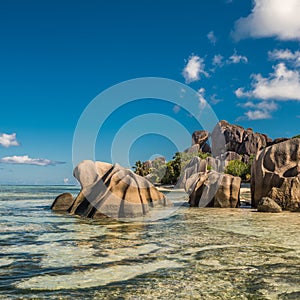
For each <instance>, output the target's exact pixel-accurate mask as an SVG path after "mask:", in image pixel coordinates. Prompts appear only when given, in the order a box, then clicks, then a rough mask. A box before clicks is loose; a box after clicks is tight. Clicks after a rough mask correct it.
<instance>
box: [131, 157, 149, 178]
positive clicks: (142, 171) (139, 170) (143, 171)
mask: <svg viewBox="0 0 300 300" xmlns="http://www.w3.org/2000/svg"><path fill="white" fill-rule="evenodd" d="M132 168H133V169H134V173H135V174H137V175H140V176H146V175H148V174H149V173H150V170H149V169H148V168H147V167H146V164H145V162H141V161H140V160H139V161H137V162H136V163H135V165H134V166H133V167H132Z"/></svg>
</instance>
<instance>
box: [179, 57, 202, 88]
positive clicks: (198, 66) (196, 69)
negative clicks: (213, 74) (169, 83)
mask: <svg viewBox="0 0 300 300" xmlns="http://www.w3.org/2000/svg"><path fill="white" fill-rule="evenodd" d="M204 68H205V64H204V60H203V59H202V58H201V57H199V56H197V55H192V56H190V58H189V60H188V62H187V64H186V66H185V67H184V69H183V72H182V75H183V77H184V79H185V81H186V83H191V82H193V81H198V80H200V76H201V74H203V75H204V76H206V77H208V73H207V72H206V71H205V70H204Z"/></svg>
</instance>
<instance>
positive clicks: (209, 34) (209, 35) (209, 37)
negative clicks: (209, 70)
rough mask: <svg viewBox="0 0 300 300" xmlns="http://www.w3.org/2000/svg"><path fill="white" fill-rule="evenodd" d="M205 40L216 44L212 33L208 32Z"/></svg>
mask: <svg viewBox="0 0 300 300" xmlns="http://www.w3.org/2000/svg"><path fill="white" fill-rule="evenodd" d="M207 38H208V40H209V41H210V42H211V43H212V44H213V45H215V44H216V42H217V38H216V36H215V33H214V32H213V31H210V32H209V33H208V34H207Z"/></svg>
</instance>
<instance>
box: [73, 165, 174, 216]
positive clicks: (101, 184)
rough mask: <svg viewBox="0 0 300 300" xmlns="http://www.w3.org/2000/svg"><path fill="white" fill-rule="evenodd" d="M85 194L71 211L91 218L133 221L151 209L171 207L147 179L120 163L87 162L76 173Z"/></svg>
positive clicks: (82, 194) (76, 200) (78, 167)
mask: <svg viewBox="0 0 300 300" xmlns="http://www.w3.org/2000/svg"><path fill="white" fill-rule="evenodd" d="M74 176H75V177H76V179H77V180H78V181H79V182H80V184H81V188H82V189H81V192H80V193H79V195H78V196H77V198H76V199H75V201H74V203H73V205H72V206H71V208H70V209H69V211H70V213H71V214H75V215H80V216H83V217H89V218H94V219H96V218H103V217H104V216H108V217H112V218H132V217H142V216H145V215H147V214H148V212H149V207H150V206H151V207H154V206H171V205H172V203H171V202H170V201H169V200H167V199H166V197H165V196H164V194H162V193H161V192H159V191H158V190H157V189H156V188H155V187H154V186H153V185H152V184H151V183H150V182H149V181H148V180H147V179H145V178H143V177H141V176H138V175H136V174H134V173H133V172H132V171H130V170H128V169H125V168H123V167H121V166H120V165H118V164H115V165H111V164H108V163H103V162H93V161H89V160H86V161H83V162H81V163H80V164H79V165H78V166H77V167H76V168H75V170H74Z"/></svg>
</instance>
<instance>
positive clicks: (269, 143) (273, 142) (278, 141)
mask: <svg viewBox="0 0 300 300" xmlns="http://www.w3.org/2000/svg"><path fill="white" fill-rule="evenodd" d="M288 140H289V139H288V138H277V139H275V140H273V141H271V142H268V146H273V145H275V144H279V143H282V142H285V141H288Z"/></svg>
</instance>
